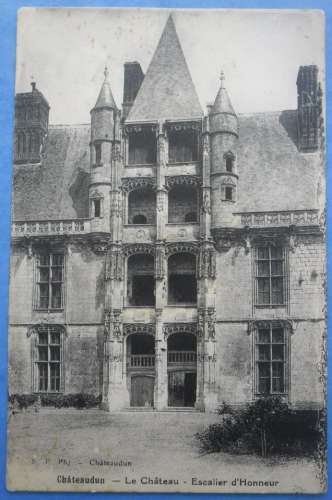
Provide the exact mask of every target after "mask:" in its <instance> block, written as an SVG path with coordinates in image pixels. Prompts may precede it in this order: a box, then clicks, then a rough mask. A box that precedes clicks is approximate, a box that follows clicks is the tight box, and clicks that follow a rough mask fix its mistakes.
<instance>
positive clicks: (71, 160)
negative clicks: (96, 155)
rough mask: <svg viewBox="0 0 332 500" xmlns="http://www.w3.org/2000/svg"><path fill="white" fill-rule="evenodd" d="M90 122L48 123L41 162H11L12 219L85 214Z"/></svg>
mask: <svg viewBox="0 0 332 500" xmlns="http://www.w3.org/2000/svg"><path fill="white" fill-rule="evenodd" d="M89 141H90V126H89V125H75V126H71V125H70V126H68V125H67V126H66V125H56V126H50V127H49V131H48V138H47V143H46V151H45V158H44V159H43V162H42V164H41V165H40V164H35V165H15V166H14V178H13V187H14V196H13V206H12V212H13V220H47V219H49V220H51V219H53V220H56V219H72V218H84V217H88V215H89V208H88V186H89V179H90V174H89V170H90V153H89Z"/></svg>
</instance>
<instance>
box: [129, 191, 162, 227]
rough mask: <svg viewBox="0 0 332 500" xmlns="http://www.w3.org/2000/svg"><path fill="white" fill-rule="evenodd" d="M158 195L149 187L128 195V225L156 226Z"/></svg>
mask: <svg viewBox="0 0 332 500" xmlns="http://www.w3.org/2000/svg"><path fill="white" fill-rule="evenodd" d="M155 222H156V193H155V191H154V190H153V189H152V188H151V187H149V186H147V187H140V188H137V189H134V190H133V191H130V193H129V194H128V224H155Z"/></svg>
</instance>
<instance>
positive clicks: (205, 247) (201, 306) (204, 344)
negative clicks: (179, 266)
mask: <svg viewBox="0 0 332 500" xmlns="http://www.w3.org/2000/svg"><path fill="white" fill-rule="evenodd" d="M215 277H216V251H215V248H214V245H213V243H212V241H211V240H208V239H205V240H202V241H201V243H200V250H199V256H198V266H197V278H198V283H199V291H200V292H199V296H198V319H197V333H198V339H199V347H198V363H197V370H198V374H197V380H198V385H197V391H198V398H197V406H198V408H199V409H201V410H210V411H213V410H215V409H216V406H217V387H216V361H217V359H216V341H215V291H214V283H215Z"/></svg>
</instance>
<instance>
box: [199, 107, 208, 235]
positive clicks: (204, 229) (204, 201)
mask: <svg viewBox="0 0 332 500" xmlns="http://www.w3.org/2000/svg"><path fill="white" fill-rule="evenodd" d="M208 124H209V121H208V119H207V117H206V118H205V120H204V127H203V136H202V141H203V148H202V191H201V207H200V208H201V219H200V236H201V238H202V239H204V240H205V239H208V238H209V236H210V229H211V181H210V171H211V167H210V135H209V130H208Z"/></svg>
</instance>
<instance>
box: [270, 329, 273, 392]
mask: <svg viewBox="0 0 332 500" xmlns="http://www.w3.org/2000/svg"><path fill="white" fill-rule="evenodd" d="M272 359H273V358H272V325H270V394H272V393H273V379H272V376H273V371H272Z"/></svg>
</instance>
